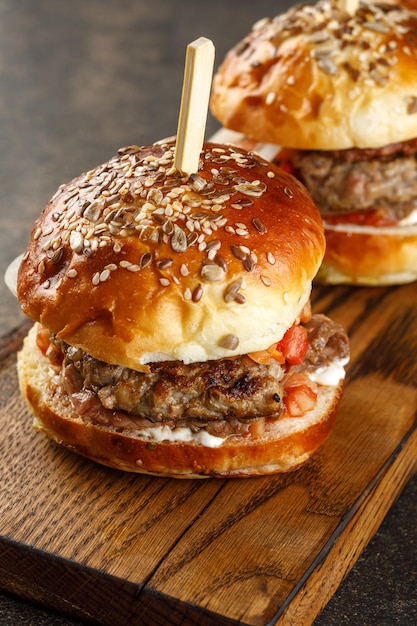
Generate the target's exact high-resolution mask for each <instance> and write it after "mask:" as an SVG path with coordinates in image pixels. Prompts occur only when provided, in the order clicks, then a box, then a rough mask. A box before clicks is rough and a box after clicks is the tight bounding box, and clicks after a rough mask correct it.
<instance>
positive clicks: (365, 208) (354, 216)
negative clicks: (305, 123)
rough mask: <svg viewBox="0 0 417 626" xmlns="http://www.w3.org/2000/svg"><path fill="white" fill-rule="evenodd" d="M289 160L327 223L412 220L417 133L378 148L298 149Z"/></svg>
mask: <svg viewBox="0 0 417 626" xmlns="http://www.w3.org/2000/svg"><path fill="white" fill-rule="evenodd" d="M278 161H280V158H278ZM292 165H293V167H294V168H295V172H294V173H295V174H296V175H297V177H298V178H299V179H300V180H301V181H302V182H303V183H304V185H305V186H306V187H307V189H308V190H309V192H310V194H311V195H312V197H313V200H314V201H315V203H316V204H317V206H318V208H319V209H320V212H321V214H322V216H323V218H324V219H325V221H326V222H328V223H331V224H337V223H346V222H352V223H356V224H363V225H369V226H395V225H397V224H399V223H401V222H404V223H409V222H410V221H413V217H414V216H413V215H412V214H413V213H414V214H415V212H416V210H417V139H413V140H410V141H405V142H402V143H395V144H390V145H388V146H384V147H382V148H378V149H362V150H361V149H350V150H335V151H324V150H316V151H296V152H295V153H294V155H293V157H292ZM414 221H416V220H414Z"/></svg>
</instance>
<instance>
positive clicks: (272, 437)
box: [17, 324, 343, 478]
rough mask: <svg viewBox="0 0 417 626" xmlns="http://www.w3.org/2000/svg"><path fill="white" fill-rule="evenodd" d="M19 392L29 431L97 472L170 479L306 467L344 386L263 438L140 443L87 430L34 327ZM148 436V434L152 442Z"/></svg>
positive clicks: (110, 431) (132, 434)
mask: <svg viewBox="0 0 417 626" xmlns="http://www.w3.org/2000/svg"><path fill="white" fill-rule="evenodd" d="M17 367H18V375H19V384H20V389H21V393H22V395H23V397H24V398H25V399H26V400H27V402H28V405H29V407H30V409H31V410H32V412H33V413H34V415H35V419H34V427H35V428H36V429H38V430H39V431H42V432H44V433H46V435H48V436H49V437H50V438H51V439H53V440H54V441H55V442H57V443H58V444H60V445H62V446H65V447H66V448H68V449H69V450H71V451H73V452H76V453H78V454H80V455H81V456H84V457H86V458H88V459H91V460H93V461H96V462H98V463H100V464H102V465H106V466H109V467H113V468H117V469H120V470H125V471H130V472H138V473H142V474H152V475H158V476H165V477H173V478H208V477H238V476H256V475H265V474H273V473H279V472H287V471H289V470H292V469H295V468H296V467H299V466H300V465H302V464H303V463H305V462H306V461H307V460H308V459H309V458H310V457H311V456H312V454H314V452H315V451H316V450H317V449H318V448H319V447H320V446H321V444H322V443H323V442H324V441H325V439H326V438H327V436H328V434H329V432H330V430H331V428H332V426H333V423H334V419H335V415H336V409H337V405H338V403H339V399H340V396H341V393H342V386H343V381H341V382H340V383H339V385H338V386H337V387H327V386H322V385H318V401H317V405H316V407H315V409H314V410H312V411H310V412H308V413H306V414H305V416H304V417H294V418H281V419H278V420H277V421H275V422H273V423H271V424H268V425H266V427H265V432H264V434H263V435H262V436H257V437H254V436H252V435H249V434H246V435H232V436H230V437H228V438H227V439H225V440H224V443H222V444H221V445H219V446H216V447H210V446H206V445H202V444H201V443H198V442H196V441H185V442H182V441H181V442H178V441H175V442H172V441H166V440H163V441H160V440H157V439H154V440H152V439H151V438H149V436H148V437H146V438H145V437H143V434H142V435H141V433H140V431H135V430H134V429H132V428H130V429H129V430H127V429H126V430H122V429H120V428H115V427H114V426H107V425H103V424H96V423H94V424H93V423H91V422H90V423H89V422H87V420H85V419H83V417H82V416H80V415H77V413H76V411H75V409H74V407H73V405H72V403H71V401H70V399H69V396H68V395H67V394H66V393H65V392H64V391H63V389H62V387H60V386H57V385H56V384H55V383H54V377H55V378H56V375H55V372H54V371H53V370H52V368H51V366H50V364H49V360H48V359H47V357H45V356H44V355H43V354H42V352H41V351H40V350H39V348H38V347H37V344H36V324H35V325H34V326H33V327H32V329H31V330H30V332H29V334H28V336H27V337H26V339H25V341H24V345H23V348H22V350H21V351H20V352H19V354H18V362H17ZM149 430H150V429H147V433H148V434H149Z"/></svg>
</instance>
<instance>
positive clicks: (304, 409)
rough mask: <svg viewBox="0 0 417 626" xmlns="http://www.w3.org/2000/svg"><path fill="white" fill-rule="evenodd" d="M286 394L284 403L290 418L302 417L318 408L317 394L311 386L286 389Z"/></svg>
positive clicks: (295, 386) (301, 385)
mask: <svg viewBox="0 0 417 626" xmlns="http://www.w3.org/2000/svg"><path fill="white" fill-rule="evenodd" d="M285 394H286V395H285V396H284V398H283V402H284V406H285V409H286V411H287V413H288V415H289V416H290V417H302V416H303V415H304V414H305V413H308V411H312V410H313V409H314V407H315V406H316V401H317V394H316V392H315V391H314V389H312V388H311V387H310V386H309V385H306V384H300V385H294V386H292V387H285Z"/></svg>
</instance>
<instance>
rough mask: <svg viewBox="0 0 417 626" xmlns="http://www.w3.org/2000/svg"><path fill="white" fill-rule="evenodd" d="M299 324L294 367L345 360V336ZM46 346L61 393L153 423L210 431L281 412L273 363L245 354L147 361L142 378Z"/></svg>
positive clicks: (319, 318)
mask: <svg viewBox="0 0 417 626" xmlns="http://www.w3.org/2000/svg"><path fill="white" fill-rule="evenodd" d="M305 326H306V328H307V332H308V335H309V349H308V352H307V355H306V359H305V364H304V365H303V366H299V369H300V368H301V369H302V367H304V369H307V370H311V369H314V368H316V367H319V366H322V365H323V364H326V363H329V362H331V361H333V360H338V359H339V360H340V359H344V358H345V357H346V356H347V355H348V352H349V348H348V345H349V344H348V339H347V336H346V334H345V332H344V330H343V329H342V328H341V327H340V326H339V325H338V324H336V323H335V322H334V321H332V320H330V319H329V318H327V317H325V316H324V315H314V316H313V317H312V318H311V320H310V321H309V322H308V323H307V324H305ZM52 342H53V345H54V346H55V347H56V348H57V349H58V350H59V351H60V352H61V353H62V355H63V360H62V365H61V374H60V376H61V382H62V384H63V385H64V387H65V389H66V391H67V393H68V394H69V395H72V396H74V397H75V396H77V395H78V397H79V395H80V394H83V393H84V392H87V393H90V395H91V393H93V394H94V396H95V397H97V398H98V399H99V400H100V402H101V405H102V406H104V407H105V408H106V409H108V410H110V411H122V412H124V413H127V414H129V415H131V416H138V417H140V418H145V419H147V420H150V421H151V422H154V423H160V422H164V423H165V422H168V423H170V424H180V423H181V424H182V423H184V421H186V423H187V425H189V426H190V425H191V426H192V422H193V420H194V421H195V422H196V428H197V427H201V425H207V424H211V428H212V430H213V429H214V430H215V431H216V432H217V431H218V430H219V429H224V423H225V421H230V422H231V423H232V422H233V424H234V426H233V428H234V429H235V430H236V422H240V423H242V422H245V421H247V420H252V419H255V418H258V417H263V416H276V417H279V414H280V411H281V399H282V396H283V378H284V376H285V369H284V368H283V367H281V366H280V365H279V364H278V363H277V362H276V361H274V360H271V362H270V363H269V364H267V365H266V364H259V363H255V362H254V361H253V360H252V359H250V358H249V357H247V356H242V357H238V358H234V359H219V360H217V361H207V362H200V363H192V364H189V365H184V363H182V362H180V361H164V362H161V363H151V364H150V371H149V372H148V373H144V372H137V371H135V370H131V369H129V368H126V367H121V366H117V365H109V364H108V363H104V362H102V361H98V360H97V359H94V358H93V357H91V356H90V355H88V354H87V353H85V352H83V351H82V350H80V349H77V348H74V347H72V346H69V345H68V344H65V343H64V342H62V341H59V340H57V339H56V338H53V337H52ZM56 362H57V361H56ZM197 423H198V425H197ZM215 424H217V426H214V425H215Z"/></svg>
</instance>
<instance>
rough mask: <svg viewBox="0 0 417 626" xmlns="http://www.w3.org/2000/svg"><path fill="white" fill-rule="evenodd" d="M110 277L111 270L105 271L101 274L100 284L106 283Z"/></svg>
mask: <svg viewBox="0 0 417 626" xmlns="http://www.w3.org/2000/svg"><path fill="white" fill-rule="evenodd" d="M109 277H110V270H103V271H102V272H101V273H100V282H101V283H104V281H106V280H107V279H108V278H109Z"/></svg>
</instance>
